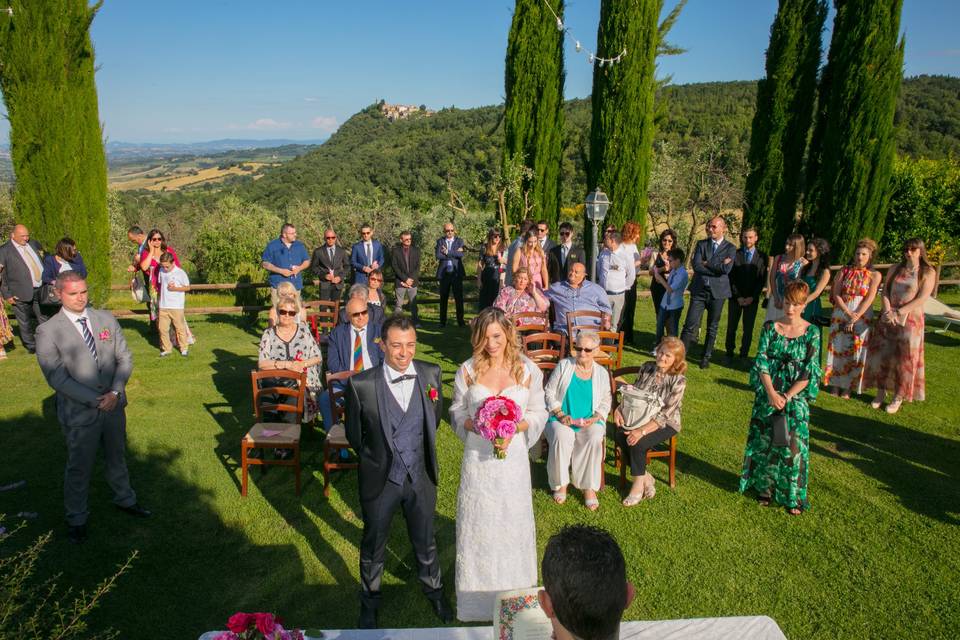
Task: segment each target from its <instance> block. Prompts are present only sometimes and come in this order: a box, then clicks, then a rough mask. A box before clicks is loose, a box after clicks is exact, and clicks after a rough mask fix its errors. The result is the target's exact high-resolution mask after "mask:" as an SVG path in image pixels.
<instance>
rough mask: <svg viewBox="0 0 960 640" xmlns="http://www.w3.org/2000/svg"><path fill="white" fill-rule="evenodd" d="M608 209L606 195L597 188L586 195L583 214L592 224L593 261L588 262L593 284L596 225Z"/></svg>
mask: <svg viewBox="0 0 960 640" xmlns="http://www.w3.org/2000/svg"><path fill="white" fill-rule="evenodd" d="M609 208H610V200H608V199H607V194H605V193H604V192H603V191H600V189H599V188H597V189H594V190H593V192H592V193H590V194H589V195H587V201H586V202H585V203H584V212H585V213H586V214H587V220H589V221H590V222H592V223H593V243H592V245H591V246H592V248H593V254H592V257H593V259H592V260H591V261H590V280H592V281H593V282H596V281H597V225H599V224H600V223H601V222H603V219H604V218H606V217H607V209H609Z"/></svg>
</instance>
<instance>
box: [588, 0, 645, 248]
mask: <svg viewBox="0 0 960 640" xmlns="http://www.w3.org/2000/svg"><path fill="white" fill-rule="evenodd" d="M662 6H663V0H603V1H602V2H601V4H600V25H599V27H598V29H597V52H598V53H597V55H599V56H602V57H604V58H612V57H615V56H617V55H618V54H619V53H620V52H621V51H623V50H624V49H626V50H627V55H626V56H624V57H623V59H621V60H620V62H618V63H616V64H607V65H604V66H602V67H601V66H600V64H599V63H598V62H594V65H595V66H594V69H593V94H592V96H591V103H592V110H593V112H592V116H593V117H592V120H591V126H590V161H589V164H588V168H587V169H588V171H587V185H588V188H589V190H590V191H592V190H593V189H594V188H597V187H599V188H600V189H602V190H603V191H605V192H606V194H607V196H608V197H609V198H610V202H611V203H612V204H611V205H610V209H609V211H608V213H607V219H606V222H605V223H606V224H607V225H615V226H617V227H620V226H621V225H622V224H623V223H624V222H626V221H628V220H633V221H635V222H637V223H639V224H640V226H641V227H644V226H645V225H646V219H647V204H648V200H647V187H648V184H649V182H650V166H651V163H652V154H653V129H654V122H653V116H654V94H655V89H656V79H655V73H656V64H655V61H656V54H657V46H658V44H659V43H660V34H659V30H658V25H657V20H658V18H659V16H660V9H661V7H662ZM586 229H587V233H588V234H589V233H592V227H591V225H590V223H589V222H587V223H586ZM588 244H589V243H588Z"/></svg>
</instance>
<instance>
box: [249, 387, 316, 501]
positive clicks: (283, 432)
mask: <svg viewBox="0 0 960 640" xmlns="http://www.w3.org/2000/svg"><path fill="white" fill-rule="evenodd" d="M250 379H251V381H252V383H253V413H254V415H255V416H256V417H257V423H256V424H254V425H253V427H252V428H251V429H250V431H248V432H247V434H246V435H245V436H243V440H241V441H240V469H241V481H240V495H241V496H244V497H245V496H246V495H247V476H248V475H249V466H250V465H258V466H270V465H273V466H278V467H293V472H294V475H295V477H296V485H297V495H300V421H301V420H302V419H303V404H304V398H305V396H306V393H307V373H306V372H305V371H301V372H296V371H288V370H286V369H279V370H270V371H251V372H250ZM265 379H269V380H276V379H282V380H293V381H295V383H296V385H297V386H296V387H295V388H293V387H284V386H276V387H272V386H261V381H262V380H265ZM264 394H270V395H275V396H278V401H277V402H275V403H261V402H260V399H261V396H262V395H264ZM264 411H278V412H283V413H293V414H295V415H296V422H294V423H287V422H260V419H261V418H262V416H263V412H264ZM253 449H262V450H263V453H262V455H261V457H259V458H252V457H250V451H251V450H253ZM267 449H292V450H293V455H292V457H291V458H290V459H283V460H267V458H266V451H267Z"/></svg>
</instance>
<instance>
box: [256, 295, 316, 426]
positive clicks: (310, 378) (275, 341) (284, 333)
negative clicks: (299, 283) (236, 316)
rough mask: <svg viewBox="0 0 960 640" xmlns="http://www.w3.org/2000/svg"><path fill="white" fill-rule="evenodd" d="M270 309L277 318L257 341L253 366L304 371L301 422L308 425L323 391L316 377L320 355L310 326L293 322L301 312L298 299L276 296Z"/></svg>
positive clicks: (265, 368) (263, 368)
mask: <svg viewBox="0 0 960 640" xmlns="http://www.w3.org/2000/svg"><path fill="white" fill-rule="evenodd" d="M274 309H275V311H276V314H277V318H278V321H277V325H276V326H275V327H268V328H267V330H266V331H264V332H263V336H262V337H261V338H260V358H259V361H258V363H257V366H258V367H259V368H260V369H261V370H270V369H286V370H289V371H296V372H300V371H306V372H307V394H306V397H305V398H304V413H303V421H304V422H309V421H311V420H313V417H314V416H315V415H316V413H317V410H318V404H317V401H318V397H319V395H320V394H321V393H322V391H323V383H322V379H321V377H320V370H321V368H322V367H321V365H322V364H323V356H322V355H321V354H320V347H319V346H318V345H317V341H316V340H314V339H313V334H312V333H311V332H310V327H309V326H308V325H307V324H306V323H304V322H298V321H297V318H298V317H299V316H300V312H301V305H300V298H298V297H296V296H280V297H278V298H277V303H276V305H274ZM268 401H269V400H268ZM288 419H289V418H288ZM279 421H284V420H283V419H281V420H278V422H279Z"/></svg>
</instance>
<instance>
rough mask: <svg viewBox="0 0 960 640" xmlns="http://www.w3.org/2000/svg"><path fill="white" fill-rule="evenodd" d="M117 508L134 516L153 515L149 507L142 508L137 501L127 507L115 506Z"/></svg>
mask: <svg viewBox="0 0 960 640" xmlns="http://www.w3.org/2000/svg"><path fill="white" fill-rule="evenodd" d="M117 509H120V511H123V512H124V513H128V514H130V515H131V516H134V517H136V518H149V517H150V516H151V515H153V514H151V513H150V510H149V509H144V508H143V507H141V506H140V503H139V502H136V503H134V504H132V505H130V506H129V507H117Z"/></svg>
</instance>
